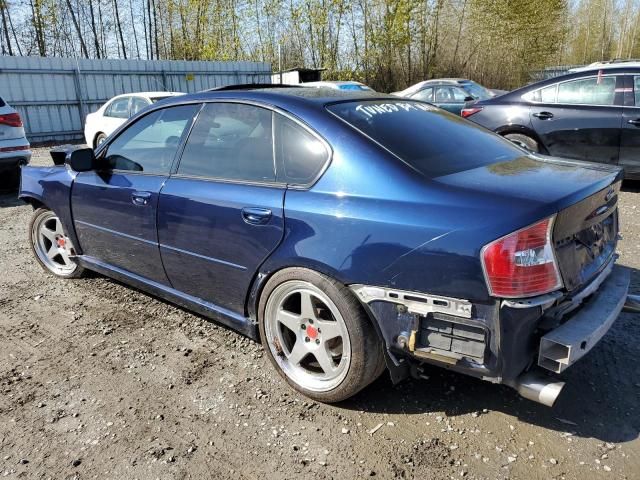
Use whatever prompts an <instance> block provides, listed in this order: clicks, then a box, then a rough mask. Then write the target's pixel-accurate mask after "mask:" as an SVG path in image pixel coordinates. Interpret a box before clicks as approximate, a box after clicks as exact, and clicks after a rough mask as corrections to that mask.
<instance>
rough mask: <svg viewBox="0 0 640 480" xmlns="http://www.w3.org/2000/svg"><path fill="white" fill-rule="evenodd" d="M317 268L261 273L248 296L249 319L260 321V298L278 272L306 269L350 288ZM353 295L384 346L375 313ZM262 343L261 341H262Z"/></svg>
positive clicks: (307, 267) (295, 266)
mask: <svg viewBox="0 0 640 480" xmlns="http://www.w3.org/2000/svg"><path fill="white" fill-rule="evenodd" d="M314 267H315V266H309V265H287V266H284V267H281V268H278V269H275V270H273V271H271V272H269V273H267V274H261V273H259V274H258V275H257V277H256V279H255V280H254V283H253V286H252V288H251V290H250V293H249V295H248V299H247V305H246V307H247V313H248V316H249V318H251V319H253V320H254V321H255V322H257V321H258V309H259V308H260V298H261V297H262V293H263V292H264V287H265V286H266V285H267V283H268V282H269V280H270V279H271V278H272V277H273V276H274V275H275V274H276V273H278V272H282V271H285V270H290V269H293V268H305V269H307V270H311V271H313V272H316V273H319V274H320V275H323V276H325V277H327V278H329V279H331V280H333V281H335V282H338V283H341V284H342V285H344V286H346V287H347V288H348V286H349V285H348V284H345V283H344V282H342V281H341V280H339V279H338V278H337V276H336V275H335V274H332V272H328V271H326V270H327V269H322V268H314ZM351 295H353V296H354V298H356V300H358V303H360V305H361V306H362V310H363V311H364V312H365V314H366V315H367V318H368V319H369V322H371V325H372V326H373V329H374V330H375V332H376V334H377V335H378V338H379V339H380V341H381V342H382V344H383V345H384V344H385V340H384V336H383V335H382V331H381V330H380V326H379V325H378V321H377V319H376V318H375V316H374V315H373V313H372V312H371V310H370V308H369V306H368V305H365V304H363V303H362V301H361V300H360V299H359V298H358V296H357V295H356V294H355V293H353V292H351ZM260 341H261V339H260Z"/></svg>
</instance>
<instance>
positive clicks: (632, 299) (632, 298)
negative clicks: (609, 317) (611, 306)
mask: <svg viewBox="0 0 640 480" xmlns="http://www.w3.org/2000/svg"><path fill="white" fill-rule="evenodd" d="M622 311H623V312H630V313H640V295H627V301H626V302H625V303H624V307H622Z"/></svg>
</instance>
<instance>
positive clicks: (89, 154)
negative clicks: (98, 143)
mask: <svg viewBox="0 0 640 480" xmlns="http://www.w3.org/2000/svg"><path fill="white" fill-rule="evenodd" d="M65 163H66V164H67V165H69V167H71V170H73V171H75V172H88V171H90V170H95V168H96V156H95V154H94V152H93V148H79V149H77V150H71V151H68V152H67V155H66V158H65Z"/></svg>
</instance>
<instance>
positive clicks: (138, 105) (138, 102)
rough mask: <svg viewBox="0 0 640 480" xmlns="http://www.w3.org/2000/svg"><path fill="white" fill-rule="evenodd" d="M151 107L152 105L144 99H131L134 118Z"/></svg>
mask: <svg viewBox="0 0 640 480" xmlns="http://www.w3.org/2000/svg"><path fill="white" fill-rule="evenodd" d="M149 105H150V103H149V102H148V101H147V100H146V99H144V98H142V97H131V116H132V117H133V116H134V115H135V114H136V113H138V112H139V111H140V110H142V109H143V108H144V107H147V106H149Z"/></svg>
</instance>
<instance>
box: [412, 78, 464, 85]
mask: <svg viewBox="0 0 640 480" xmlns="http://www.w3.org/2000/svg"><path fill="white" fill-rule="evenodd" d="M470 82H471V80H469V79H467V78H432V79H431V80H425V81H424V82H423V83H424V84H431V83H470Z"/></svg>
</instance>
